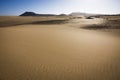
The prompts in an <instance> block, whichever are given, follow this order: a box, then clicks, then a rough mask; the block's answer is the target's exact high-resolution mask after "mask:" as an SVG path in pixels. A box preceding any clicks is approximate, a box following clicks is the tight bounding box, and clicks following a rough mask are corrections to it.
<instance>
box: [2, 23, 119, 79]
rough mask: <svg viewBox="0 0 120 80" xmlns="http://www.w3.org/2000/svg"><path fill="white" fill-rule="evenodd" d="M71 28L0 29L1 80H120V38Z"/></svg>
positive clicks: (40, 26) (53, 26)
mask: <svg viewBox="0 0 120 80" xmlns="http://www.w3.org/2000/svg"><path fill="white" fill-rule="evenodd" d="M72 26H76V25H72ZM72 26H71V24H66V25H18V26H12V27H5V28H0V36H1V38H0V80H120V76H119V75H120V36H119V35H115V34H112V32H104V31H94V30H84V29H78V28H74V27H72Z"/></svg>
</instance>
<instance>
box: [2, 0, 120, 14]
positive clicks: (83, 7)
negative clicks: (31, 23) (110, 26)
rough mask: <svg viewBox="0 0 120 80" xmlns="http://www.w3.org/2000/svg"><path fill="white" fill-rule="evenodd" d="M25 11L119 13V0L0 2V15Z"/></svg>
mask: <svg viewBox="0 0 120 80" xmlns="http://www.w3.org/2000/svg"><path fill="white" fill-rule="evenodd" d="M25 11H33V12H36V13H54V14H60V13H67V14H68V13H71V12H88V13H103V14H118V13H120V0H0V15H19V14H21V13H23V12H25Z"/></svg>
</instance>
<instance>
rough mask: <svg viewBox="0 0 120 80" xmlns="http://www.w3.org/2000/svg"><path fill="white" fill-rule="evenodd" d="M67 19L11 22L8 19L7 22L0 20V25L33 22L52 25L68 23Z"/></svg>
mask: <svg viewBox="0 0 120 80" xmlns="http://www.w3.org/2000/svg"><path fill="white" fill-rule="evenodd" d="M68 21H69V20H68V19H64V20H45V21H33V22H25V23H22V22H12V21H8V22H0V27H11V26H18V25H29V24H33V25H40V24H42V25H54V24H65V23H68Z"/></svg>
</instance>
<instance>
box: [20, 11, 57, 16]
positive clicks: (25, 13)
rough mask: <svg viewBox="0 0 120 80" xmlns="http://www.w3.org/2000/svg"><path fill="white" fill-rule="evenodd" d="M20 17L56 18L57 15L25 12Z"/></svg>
mask: <svg viewBox="0 0 120 80" xmlns="http://www.w3.org/2000/svg"><path fill="white" fill-rule="evenodd" d="M20 16H56V15H55V14H36V13H34V12H24V13H23V14H21V15H20Z"/></svg>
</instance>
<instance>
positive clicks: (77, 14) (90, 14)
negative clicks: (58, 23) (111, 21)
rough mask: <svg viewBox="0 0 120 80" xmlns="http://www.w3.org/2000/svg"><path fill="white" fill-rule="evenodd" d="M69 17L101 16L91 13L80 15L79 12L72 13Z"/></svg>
mask: <svg viewBox="0 0 120 80" xmlns="http://www.w3.org/2000/svg"><path fill="white" fill-rule="evenodd" d="M69 15H70V16H86V17H88V16H97V15H101V14H92V13H81V12H72V13H71V14H69Z"/></svg>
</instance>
